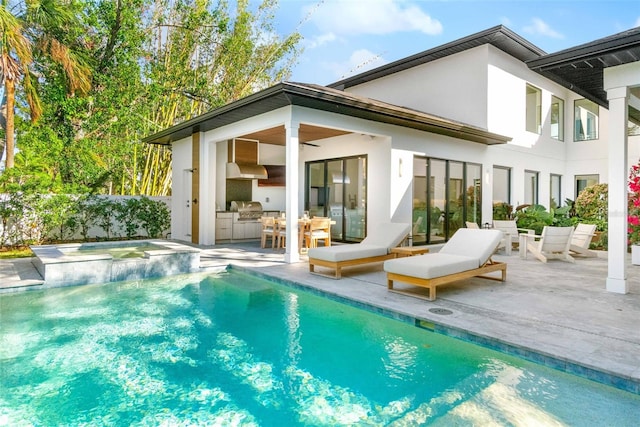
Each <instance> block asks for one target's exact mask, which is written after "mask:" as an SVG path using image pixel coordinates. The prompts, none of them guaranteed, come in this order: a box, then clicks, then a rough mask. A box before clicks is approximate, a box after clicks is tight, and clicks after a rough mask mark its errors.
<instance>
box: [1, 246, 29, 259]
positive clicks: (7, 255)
mask: <svg viewBox="0 0 640 427" xmlns="http://www.w3.org/2000/svg"><path fill="white" fill-rule="evenodd" d="M32 256H33V252H32V251H31V249H29V247H20V248H0V259H12V258H28V257H32Z"/></svg>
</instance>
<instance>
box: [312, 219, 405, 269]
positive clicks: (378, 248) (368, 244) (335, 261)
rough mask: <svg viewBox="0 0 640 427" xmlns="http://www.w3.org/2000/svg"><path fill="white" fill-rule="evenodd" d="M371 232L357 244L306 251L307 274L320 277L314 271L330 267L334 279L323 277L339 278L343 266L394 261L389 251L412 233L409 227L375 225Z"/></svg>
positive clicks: (395, 224)
mask: <svg viewBox="0 0 640 427" xmlns="http://www.w3.org/2000/svg"><path fill="white" fill-rule="evenodd" d="M371 230H372V232H371V233H369V234H368V235H367V237H365V238H364V240H362V242H360V243H356V244H352V245H340V246H329V247H319V248H310V249H309V252H308V255H309V271H310V272H311V273H315V274H320V273H317V272H316V271H315V267H316V266H320V267H327V268H331V269H333V270H335V275H334V276H328V275H326V274H323V275H324V276H328V277H332V278H335V279H340V277H341V276H342V271H341V270H342V268H343V267H349V266H353V265H360V264H369V263H373V262H380V261H384V260H386V259H389V258H394V257H395V254H392V253H391V252H390V250H391V249H393V248H395V247H396V246H398V245H400V243H402V242H403V241H404V240H405V239H406V238H407V236H408V235H409V232H410V231H411V224H404V223H385V224H378V225H377V226H375V227H371Z"/></svg>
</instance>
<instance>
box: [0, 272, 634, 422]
mask: <svg viewBox="0 0 640 427" xmlns="http://www.w3.org/2000/svg"><path fill="white" fill-rule="evenodd" d="M0 314H1V317H0V372H1V376H0V380H1V383H0V425H3V426H4V425H6V426H30V425H37V426H52V425H65V426H67V425H69V426H80V425H82V426H104V425H108V426H121V425H136V426H158V425H166V426H187V425H188V426H191V425H204V426H207V425H243V426H295V425H314V426H316V425H317V426H322V425H325V426H335V425H372V426H382V425H397V426H415V425H436V426H451V425H514V426H517V425H536V426H541V425H549V426H563V425H567V426H568V425H570V426H594V425H616V426H625V425H629V426H631V425H637V423H638V420H640V396H638V395H634V394H631V393H628V392H624V391H621V390H617V389H615V388H611V387H608V386H604V385H600V384H597V383H593V382H591V381H588V380H584V379H582V378H579V377H575V376H571V375H568V374H564V373H562V372H558V371H555V370H553V369H549V368H546V367H542V366H539V365H536V364H533V363H529V362H526V361H524V360H521V359H518V358H514V357H511V356H507V355H504V354H501V353H498V352H495V351H492V350H488V349H485V348H482V347H479V346H476V345H473V344H469V343H466V342H463V341H460V340H456V339H453V338H449V337H446V336H443V335H440V334H437V333H433V332H429V331H426V330H423V329H419V328H416V327H414V326H412V325H409V324H406V323H402V322H399V321H397V320H392V319H388V318H386V317H382V316H379V315H376V314H374V313H370V312H368V311H365V310H361V309H358V308H355V307H351V306H348V305H345V304H341V303H338V302H335V301H331V300H329V299H326V298H323V297H320V296H317V295H313V294H311V293H306V292H304V291H299V290H295V289H292V288H288V287H285V286H282V285H278V284H275V283H272V282H269V281H266V280H263V279H260V278H256V277H253V276H251V275H247V274H243V273H239V272H233V271H231V272H228V273H227V272H225V273H221V274H217V275H202V274H197V275H184V276H173V277H170V278H163V279H156V280H145V281H136V282H120V283H110V284H106V285H97V286H77V287H72V288H57V289H51V290H47V291H42V292H39V291H34V292H25V293H21V294H8V295H2V296H0Z"/></svg>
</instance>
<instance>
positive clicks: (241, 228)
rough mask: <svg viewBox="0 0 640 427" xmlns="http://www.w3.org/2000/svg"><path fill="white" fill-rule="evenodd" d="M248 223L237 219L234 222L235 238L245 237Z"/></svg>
mask: <svg viewBox="0 0 640 427" xmlns="http://www.w3.org/2000/svg"><path fill="white" fill-rule="evenodd" d="M246 229H247V224H246V223H244V222H241V221H236V222H235V223H234V224H233V240H242V239H244V238H245V237H244V236H245V234H246Z"/></svg>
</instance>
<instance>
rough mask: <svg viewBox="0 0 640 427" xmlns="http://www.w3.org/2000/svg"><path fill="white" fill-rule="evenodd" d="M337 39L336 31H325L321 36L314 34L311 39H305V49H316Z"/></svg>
mask: <svg viewBox="0 0 640 427" xmlns="http://www.w3.org/2000/svg"><path fill="white" fill-rule="evenodd" d="M336 39H337V37H336V35H335V34H334V33H324V34H320V35H319V36H314V37H313V38H311V39H308V40H307V39H304V46H305V49H314V48H316V47H320V46H322V45H325V44H327V43H330V42H332V41H335V40H336Z"/></svg>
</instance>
